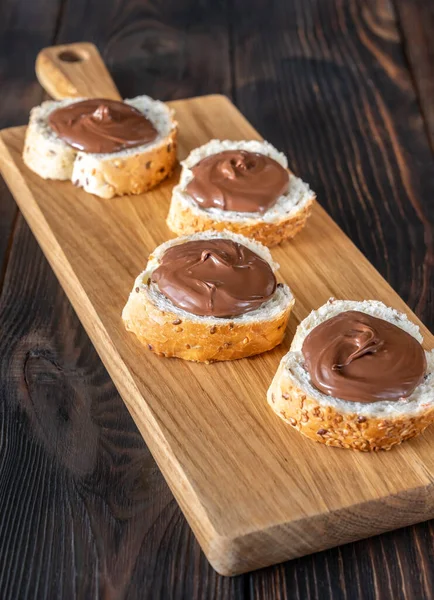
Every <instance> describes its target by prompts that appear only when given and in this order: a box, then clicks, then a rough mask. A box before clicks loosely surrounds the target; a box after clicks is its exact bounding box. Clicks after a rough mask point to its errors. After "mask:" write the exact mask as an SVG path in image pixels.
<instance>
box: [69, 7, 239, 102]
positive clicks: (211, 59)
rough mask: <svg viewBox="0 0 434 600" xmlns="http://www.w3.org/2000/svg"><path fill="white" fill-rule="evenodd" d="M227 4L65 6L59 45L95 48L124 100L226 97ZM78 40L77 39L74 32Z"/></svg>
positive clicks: (227, 71) (227, 82)
mask: <svg viewBox="0 0 434 600" xmlns="http://www.w3.org/2000/svg"><path fill="white" fill-rule="evenodd" d="M227 4H228V0H213V1H211V0H205V1H204V0H182V1H179V0H165V1H164V2H156V1H152V0H146V1H142V2H134V1H132V0H108V1H107V2H104V9H103V10H102V8H101V7H102V2H86V1H84V0H78V1H75V0H67V2H66V5H65V9H64V11H63V17H62V22H61V27H60V30H59V38H58V41H59V43H68V42H73V41H81V40H86V41H89V42H93V43H94V44H96V45H97V46H98V47H99V48H100V51H101V52H102V54H103V58H104V60H105V62H106V64H107V65H108V67H109V69H110V72H111V74H112V76H113V78H114V80H115V83H116V84H117V86H118V88H119V90H120V91H121V93H122V95H123V96H124V97H132V96H136V95H138V94H150V95H151V96H153V97H155V98H158V99H160V100H176V99H179V98H187V97H190V96H200V95H201V94H210V93H214V92H218V93H223V94H228V95H229V92H230V85H231V77H230V63H229V58H230V56H229V55H230V47H229V37H228V22H227V19H228V16H227V10H226V8H227ZM78 31H79V32H80V33H79V39H78V38H77V32H78Z"/></svg>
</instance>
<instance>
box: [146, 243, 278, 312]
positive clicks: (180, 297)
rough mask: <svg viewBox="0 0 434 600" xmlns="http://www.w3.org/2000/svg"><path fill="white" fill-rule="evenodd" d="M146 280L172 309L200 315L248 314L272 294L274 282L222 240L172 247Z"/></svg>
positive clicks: (245, 253)
mask: <svg viewBox="0 0 434 600" xmlns="http://www.w3.org/2000/svg"><path fill="white" fill-rule="evenodd" d="M152 281H154V282H156V283H157V284H158V287H159V290H160V292H161V293H162V294H164V295H165V296H166V297H167V298H169V299H170V300H171V301H172V302H173V304H174V305H175V306H178V307H179V308H183V309H184V310H186V311H187V312H189V313H193V314H194V315H200V316H206V317H236V316H237V315H242V314H244V313H246V312H250V311H252V310H255V308H258V307H259V306H261V304H263V303H264V302H266V301H267V300H269V299H270V298H271V296H272V295H273V294H274V292H275V290H276V278H275V276H274V273H273V271H272V269H271V267H270V265H269V264H268V263H267V262H266V261H265V260H264V259H262V258H261V257H260V256H258V255H257V254H255V253H254V252H252V251H251V250H249V248H246V247H245V246H243V245H242V244H239V243H238V242H233V241H232V240H228V239H223V238H214V239H208V240H195V241H190V242H185V243H184V244H177V245H176V246H172V247H171V248H169V249H168V250H166V252H165V253H164V255H163V257H162V259H161V262H160V265H159V267H158V268H157V269H155V271H154V272H153V274H152Z"/></svg>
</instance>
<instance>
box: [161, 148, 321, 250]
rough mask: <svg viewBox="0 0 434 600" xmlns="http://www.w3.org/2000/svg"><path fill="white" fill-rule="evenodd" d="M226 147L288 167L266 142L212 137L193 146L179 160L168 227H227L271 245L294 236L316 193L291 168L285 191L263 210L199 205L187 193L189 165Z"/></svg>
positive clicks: (182, 230)
mask: <svg viewBox="0 0 434 600" xmlns="http://www.w3.org/2000/svg"><path fill="white" fill-rule="evenodd" d="M226 150H246V151H248V152H256V153H259V154H263V155H265V156H268V157H270V158H272V159H274V160H275V161H276V162H278V163H279V164H280V165H281V166H282V167H283V168H284V169H287V170H288V161H287V158H286V156H285V155H284V154H283V153H282V152H279V151H278V150H276V148H274V146H272V145H271V144H269V143H268V142H265V141H256V140H253V141H238V142H234V141H230V140H223V141H220V140H211V141H210V142H208V143H207V144H205V145H203V146H200V147H199V148H196V149H195V150H193V151H192V152H191V153H190V154H189V156H188V157H187V158H186V159H185V160H184V161H182V163H181V164H182V172H181V177H180V181H179V184H178V185H177V186H175V187H174V189H173V192H172V200H171V205H170V209H169V214H168V216H167V224H168V226H169V227H170V229H171V230H172V231H173V232H174V233H176V234H178V235H182V234H191V233H193V232H195V231H205V230H208V229H217V230H220V231H221V230H225V229H226V230H230V231H234V232H236V233H241V234H242V235H246V236H247V237H252V238H254V239H256V240H257V241H260V242H261V243H263V244H265V245H267V246H274V245H276V244H278V243H280V242H281V241H283V240H284V239H289V238H291V237H294V235H295V234H296V233H298V231H300V229H302V227H303V226H304V225H305V223H306V220H307V218H308V216H309V215H310V212H311V208H312V204H313V201H314V199H315V194H314V192H313V191H312V190H311V189H310V187H309V185H308V184H307V183H305V182H304V181H302V180H301V179H300V178H299V177H296V176H295V175H294V174H293V173H291V172H290V171H289V175H290V182H289V190H288V192H287V194H285V195H282V196H281V197H280V198H279V199H278V200H277V202H276V204H275V205H274V206H272V207H271V208H270V209H269V210H267V211H266V212H265V213H264V214H260V213H258V212H256V213H255V212H253V213H246V212H235V211H224V210H221V209H219V208H215V207H212V208H201V207H200V206H198V205H197V204H196V202H195V201H194V200H193V198H192V197H191V196H190V195H189V194H188V193H187V191H186V188H187V185H188V184H189V183H190V181H191V180H192V179H193V172H192V170H191V169H192V167H193V166H194V165H196V164H197V163H198V162H200V161H201V160H203V159H204V158H206V157H208V156H212V155H213V154H217V153H219V152H223V151H226Z"/></svg>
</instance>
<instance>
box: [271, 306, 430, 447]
mask: <svg viewBox="0 0 434 600" xmlns="http://www.w3.org/2000/svg"><path fill="white" fill-rule="evenodd" d="M348 310H357V311H360V312H364V313H366V314H369V315H372V316H374V317H378V318H380V319H384V320H386V321H389V322H390V323H393V324H394V325H396V326H398V327H400V328H401V329H403V330H404V331H406V332H407V333H409V334H410V335H412V336H413V337H414V338H416V339H417V340H418V341H419V342H422V336H421V334H420V332H419V327H418V326H417V325H415V324H414V323H412V322H411V321H409V319H408V318H407V316H406V315H405V314H403V313H400V312H398V311H397V310H394V309H393V308H389V307H387V306H385V305H384V304H383V303H382V302H378V301H374V300H365V301H363V302H356V301H350V300H334V299H333V298H332V299H330V300H329V301H328V302H327V303H326V304H325V305H323V306H321V308H319V309H318V310H315V311H312V312H311V313H310V315H309V316H308V317H306V319H304V321H302V322H301V323H300V325H299V326H298V328H297V331H296V334H295V337H294V339H293V341H292V344H291V349H290V351H289V352H288V353H287V354H286V355H285V356H284V357H283V358H282V360H281V363H280V365H279V368H278V370H277V373H276V375H275V376H274V379H273V382H272V384H271V386H270V388H269V390H268V395H267V399H268V403H269V404H270V406H271V408H272V409H273V410H274V411H275V412H276V413H277V415H278V416H279V417H280V418H282V419H283V420H284V421H286V422H287V423H289V424H290V425H292V427H294V428H295V429H297V430H298V431H299V432H300V433H302V434H303V435H305V436H306V437H309V438H311V439H312V440H315V441H316V442H320V443H322V444H326V445H327V446H336V447H338V448H352V449H354V450H361V451H364V452H369V451H373V450H374V451H376V450H390V449H391V448H392V447H393V446H395V445H396V444H400V443H401V442H403V441H404V440H408V439H410V438H412V437H414V436H416V435H418V434H419V433H421V432H422V431H424V429H425V428H426V427H427V426H428V425H429V424H430V423H432V422H433V421H434V351H431V352H427V353H426V358H427V371H426V375H425V380H424V381H423V382H422V383H421V384H420V385H419V386H418V387H417V388H416V389H415V390H414V392H413V393H412V394H411V396H409V397H408V398H405V399H401V400H397V401H394V402H389V401H381V402H372V403H360V402H348V401H347V400H343V399H341V398H334V397H331V396H327V395H326V394H323V393H322V392H320V391H319V390H318V389H317V388H315V387H314V386H313V385H312V383H311V381H310V377H309V373H308V372H307V371H306V369H305V367H304V361H303V355H302V352H301V349H302V345H303V342H304V339H305V338H306V336H307V335H308V334H309V333H310V331H311V330H312V329H313V328H314V327H316V326H317V325H319V324H320V323H322V322H324V321H326V320H327V319H330V318H331V317H334V316H336V315H337V314H339V313H340V312H343V311H348Z"/></svg>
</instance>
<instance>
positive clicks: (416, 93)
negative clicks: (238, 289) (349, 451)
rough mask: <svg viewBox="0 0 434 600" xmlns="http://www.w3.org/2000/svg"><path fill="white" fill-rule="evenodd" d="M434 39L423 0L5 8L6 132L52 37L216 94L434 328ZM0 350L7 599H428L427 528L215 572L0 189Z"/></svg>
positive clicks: (154, 87) (143, 74) (139, 77)
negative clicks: (88, 44) (238, 572)
mask: <svg viewBox="0 0 434 600" xmlns="http://www.w3.org/2000/svg"><path fill="white" fill-rule="evenodd" d="M433 38H434V2H430V0H393V1H392V0H369V1H365V2H363V1H360V2H357V1H356V0H279V1H277V0H275V1H273V0H268V1H267V0H263V1H261V0H249V1H248V2H247V1H246V0H244V1H243V0H209V1H205V0H196V1H195V0H160V1H157V0H155V1H153V2H152V1H144V0H123V1H121V0H104V1H103V0H92V2H89V1H86V0H32V1H31V2H30V1H29V0H0V82H1V83H0V126H1V127H7V126H10V125H18V124H24V123H25V122H26V121H27V116H28V112H29V109H30V108H31V107H32V106H33V105H35V104H39V103H40V102H41V101H42V100H43V98H44V94H43V92H42V90H41V88H40V86H39V85H38V83H37V82H36V79H35V75H34V59H35V56H36V54H37V52H38V51H39V50H40V49H41V48H42V47H44V46H48V45H52V44H56V43H64V42H72V41H81V40H88V41H92V42H94V43H95V44H97V45H98V47H99V48H100V50H101V52H102V54H103V56H104V58H105V60H106V62H107V64H108V65H109V68H110V70H111V72H112V74H113V76H114V79H115V81H116V83H117V84H118V87H119V89H120V91H121V93H122V94H123V95H124V96H126V97H131V96H135V95H137V94H141V93H148V94H150V95H152V96H154V97H156V98H160V99H163V100H169V99H175V98H184V97H187V96H194V95H200V94H207V93H211V92H221V93H224V94H227V95H228V96H230V97H231V98H232V99H233V101H234V102H235V103H236V104H237V106H238V107H239V108H240V109H241V111H242V112H243V113H244V114H245V115H246V117H247V118H248V119H249V120H250V121H251V122H252V123H253V125H254V126H255V127H257V129H259V131H260V132H261V133H262V134H263V135H264V137H265V138H266V139H268V140H269V141H270V142H272V143H273V144H275V145H276V146H277V147H278V148H281V149H282V150H283V151H284V152H286V153H287V155H288V157H289V163H290V165H291V166H292V168H293V169H294V170H295V171H296V172H297V173H298V174H299V175H300V176H302V177H303V178H304V179H306V180H307V181H309V182H310V183H311V185H312V187H313V188H314V189H315V190H316V191H317V192H318V198H319V200H320V202H321V203H322V204H323V206H325V207H326V208H327V210H328V211H329V212H330V213H331V214H332V215H333V217H334V219H335V220H336V221H337V222H338V223H339V224H340V225H341V226H342V228H343V229H344V230H345V231H346V232H347V233H348V234H349V235H350V237H351V238H352V239H353V240H354V241H355V243H356V244H357V245H358V246H359V248H360V249H361V250H362V251H363V252H364V253H365V254H366V256H368V258H369V259H370V260H371V261H372V263H373V264H374V265H375V266H376V267H377V269H378V270H379V271H380V272H381V273H382V274H383V275H384V277H386V279H387V280H388V281H389V282H390V283H391V285H392V286H393V287H394V288H395V289H396V290H397V291H398V292H399V293H400V294H401V296H402V297H403V298H404V299H405V300H406V302H408V304H409V305H410V307H411V308H413V309H414V310H415V311H416V313H417V314H418V315H419V316H420V317H421V319H422V320H423V321H424V322H425V323H426V324H427V325H428V326H429V327H430V328H431V329H432V328H433V325H434V297H433V293H434V286H433V283H434V269H433V266H434V235H433V227H432V223H433V221H434V160H433V149H434V42H433ZM0 357H1V361H0V368H1V377H0V394H1V396H0V397H1V405H0V407H1V421H0V428H1V434H0V597H1V598H2V599H3V600H5V599H14V600H15V599H25V598H50V599H51V598H54V599H57V598H75V597H76V598H85V599H87V598H105V599H112V598H128V599H135V598H137V599H138V598H140V599H144V598H150V599H166V598H167V599H172V598H173V599H177V600H184V599H186V600H190V599H192V600H193V599H194V600H196V599H216V600H217V599H218V600H233V599H246V600H247V599H252V600H253V599H255V600H277V599H282V600H283V599H285V600H293V599H294V600H295V599H299V600H306V599H308V600H310V599H318V600H326V599H327V598H333V599H343V600H344V599H345V600H355V599H358V598H393V599H394V600H395V599H400V598H405V599H408V600H413V599H422V598H428V599H431V598H434V539H433V537H434V526H433V524H432V523H423V524H420V525H416V526H414V527H409V528H407V529H403V530H400V531H396V532H392V533H389V534H386V535H382V536H379V537H376V538H373V539H369V540H365V541H361V542H358V543H355V544H350V545H347V546H343V547H340V548H336V549H333V550H330V551H327V552H322V553H320V554H316V555H313V556H308V557H305V558H301V559H298V560H294V561H292V562H289V563H286V564H282V565H278V566H275V567H271V568H268V569H264V570H262V571H258V572H256V573H251V574H248V575H245V576H240V577H235V578H233V579H229V578H223V577H220V576H219V575H217V574H216V573H215V572H214V571H213V570H212V569H211V567H210V566H209V565H208V563H207V561H206V559H205V557H204V556H203V554H202V552H201V550H200V548H199V546H198V544H197V543H196V541H195V539H194V537H193V535H192V533H191V531H190V528H189V527H188V525H187V523H186V521H185V519H184V517H183V515H182V514H181V512H180V510H179V508H178V506H177V504H176V502H175V501H174V499H173V497H172V494H171V493H170V491H169V489H168V487H167V485H166V483H165V482H164V480H163V478H162V476H161V474H160V473H159V471H158V469H157V467H156V465H155V463H154V461H153V459H152V457H151V456H150V454H149V451H148V449H147V448H146V446H145V444H144V443H143V441H142V439H141V437H140V435H139V433H138V431H137V429H136V427H135V425H134V423H133V422H132V420H131V418H130V416H129V414H128V413H127V410H126V409H125V408H124V405H123V403H122V401H121V399H120V397H119V396H118V394H117V392H116V390H115V388H114V387H113V384H112V383H111V381H110V378H109V377H108V375H107V373H106V371H105V369H104V367H103V365H102V364H101V361H100V360H99V358H98V356H97V354H96V352H95V350H94V349H93V347H92V344H91V343H90V341H89V339H88V337H87V335H86V333H85V332H84V330H83V328H82V327H81V325H80V323H79V322H78V319H77V317H76V315H75V314H74V311H73V310H72V308H71V306H70V304H69V302H68V300H67V298H66V297H65V294H64V293H63V291H62V289H61V288H60V286H59V284H58V282H57V280H56V278H55V276H54V275H53V272H52V271H51V269H50V267H49V265H48V263H47V261H46V260H45V258H44V256H43V255H42V252H41V250H40V249H39V247H38V245H37V243H36V241H35V239H34V238H33V235H32V234H31V232H30V231H29V229H28V227H27V225H26V223H25V222H24V220H23V218H22V216H21V215H20V214H19V212H18V210H17V208H16V206H15V203H14V201H13V199H12V197H11V196H10V194H9V192H8V190H7V189H6V187H5V185H4V183H0ZM385 476H387V474H385ZM270 493H272V490H270Z"/></svg>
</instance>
